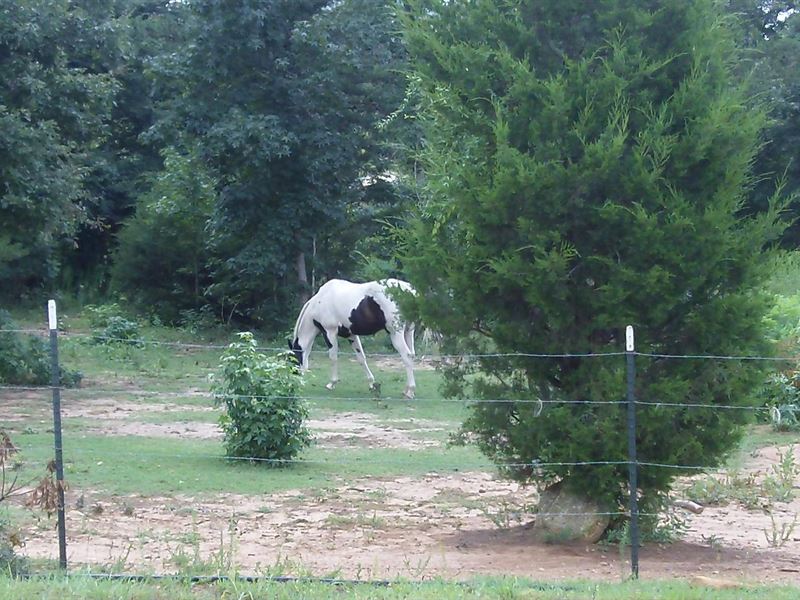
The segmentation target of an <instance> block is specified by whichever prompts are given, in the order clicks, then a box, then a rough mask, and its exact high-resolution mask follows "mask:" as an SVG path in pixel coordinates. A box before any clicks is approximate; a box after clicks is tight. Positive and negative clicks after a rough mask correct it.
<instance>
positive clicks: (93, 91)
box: [0, 0, 114, 298]
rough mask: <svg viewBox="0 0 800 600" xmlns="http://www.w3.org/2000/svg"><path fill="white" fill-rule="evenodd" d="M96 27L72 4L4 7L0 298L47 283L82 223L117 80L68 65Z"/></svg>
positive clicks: (0, 14) (0, 16)
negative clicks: (90, 176) (88, 183)
mask: <svg viewBox="0 0 800 600" xmlns="http://www.w3.org/2000/svg"><path fill="white" fill-rule="evenodd" d="M92 26H93V25H92V23H91V22H88V21H86V20H84V19H82V18H81V17H80V15H79V14H78V13H77V12H76V11H74V10H73V3H71V2H67V1H66V0H64V1H56V2H49V1H48V2H44V1H40V0H24V1H22V2H17V1H13V2H12V1H8V0H3V1H2V2H0V123H2V126H0V281H2V286H0V293H2V294H3V295H4V296H6V297H15V298H16V297H20V296H21V295H24V294H25V293H26V292H27V291H28V290H30V289H31V288H35V287H37V286H42V285H44V284H49V283H51V282H52V281H53V280H54V277H55V275H56V274H57V272H58V267H59V251H60V249H61V248H62V247H64V246H65V245H69V244H71V243H73V241H74V236H75V233H76V230H77V228H78V227H79V225H80V224H81V223H84V222H85V221H86V203H87V200H88V198H89V193H88V189H87V186H86V172H87V170H89V169H91V167H92V161H91V151H90V149H91V148H92V147H95V146H96V145H98V144H101V143H103V140H104V139H105V138H106V136H107V133H108V132H107V128H106V120H107V118H108V116H109V114H110V111H111V101H112V98H113V93H114V81H113V78H111V77H109V76H108V75H107V74H97V73H91V72H87V71H86V69H84V68H83V67H82V66H81V65H80V64H75V62H74V59H75V58H76V56H78V55H80V54H81V52H82V47H81V43H82V42H83V41H84V40H85V39H86V38H88V37H91V30H92Z"/></svg>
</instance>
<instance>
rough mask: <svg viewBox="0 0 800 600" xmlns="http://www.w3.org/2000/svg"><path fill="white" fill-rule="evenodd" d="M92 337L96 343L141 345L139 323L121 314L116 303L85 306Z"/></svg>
mask: <svg viewBox="0 0 800 600" xmlns="http://www.w3.org/2000/svg"><path fill="white" fill-rule="evenodd" d="M86 312H87V314H88V315H89V325H90V326H91V327H92V329H93V330H94V336H93V339H94V341H95V342H96V343H98V344H130V345H133V346H141V345H142V343H141V341H140V337H141V335H140V332H139V324H138V323H137V322H136V321H132V320H130V319H128V318H127V317H125V316H123V314H122V309H121V308H120V306H119V305H118V304H117V303H115V302H114V303H111V304H103V305H99V306H92V305H89V306H87V307H86Z"/></svg>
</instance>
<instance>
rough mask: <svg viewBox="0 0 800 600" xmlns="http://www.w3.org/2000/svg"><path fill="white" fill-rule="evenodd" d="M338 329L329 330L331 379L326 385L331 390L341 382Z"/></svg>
mask: <svg viewBox="0 0 800 600" xmlns="http://www.w3.org/2000/svg"><path fill="white" fill-rule="evenodd" d="M336 333H337V332H336V331H335V330H334V331H333V332H330V331H328V332H327V336H326V337H327V342H328V356H329V357H330V359H331V380H330V381H329V382H328V384H327V385H326V386H325V387H326V388H328V389H329V390H332V389H333V388H335V387H336V384H337V383H338V382H339V340H338V339H337V337H336Z"/></svg>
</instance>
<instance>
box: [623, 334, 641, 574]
mask: <svg viewBox="0 0 800 600" xmlns="http://www.w3.org/2000/svg"><path fill="white" fill-rule="evenodd" d="M635 355H636V353H635V344H634V340H633V326H632V325H628V326H627V327H626V328H625V363H626V372H627V381H628V479H629V486H630V494H631V498H630V510H631V526H630V532H631V577H632V578H633V579H638V578H639V501H638V498H637V490H638V489H639V478H638V473H637V468H638V466H639V465H638V463H637V459H636V397H635V394H634V387H635V384H636V358H635Z"/></svg>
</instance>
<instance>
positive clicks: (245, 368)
mask: <svg viewBox="0 0 800 600" xmlns="http://www.w3.org/2000/svg"><path fill="white" fill-rule="evenodd" d="M239 340H240V341H238V342H234V343H232V344H230V346H228V348H227V349H226V350H225V352H224V354H223V355H222V361H221V364H220V371H221V374H220V376H219V377H218V378H215V377H213V376H212V391H213V392H214V394H215V395H216V397H217V401H218V403H220V404H223V405H224V406H225V414H223V415H222V416H221V417H220V426H221V427H222V431H223V432H224V434H225V449H226V453H227V455H228V456H233V457H249V458H254V459H269V460H273V461H277V462H273V463H269V464H272V465H275V466H280V465H282V464H283V463H281V461H288V460H291V459H293V458H295V457H296V456H297V455H298V453H299V452H300V451H301V450H302V449H303V448H305V447H307V446H308V445H309V444H310V442H311V434H310V433H309V431H308V429H307V428H306V426H305V425H304V422H305V420H306V419H307V418H308V408H307V407H306V404H305V403H304V402H303V401H302V400H300V399H299V398H298V397H297V393H298V391H299V390H300V387H301V386H302V384H303V380H302V377H301V376H300V373H299V371H298V369H297V367H296V366H295V364H294V363H293V362H292V361H291V359H290V358H289V357H288V356H287V355H286V354H288V353H286V354H281V355H278V356H276V357H268V356H266V355H264V354H262V353H260V352H258V351H257V344H256V341H255V339H254V337H253V334H251V333H240V334H239Z"/></svg>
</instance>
